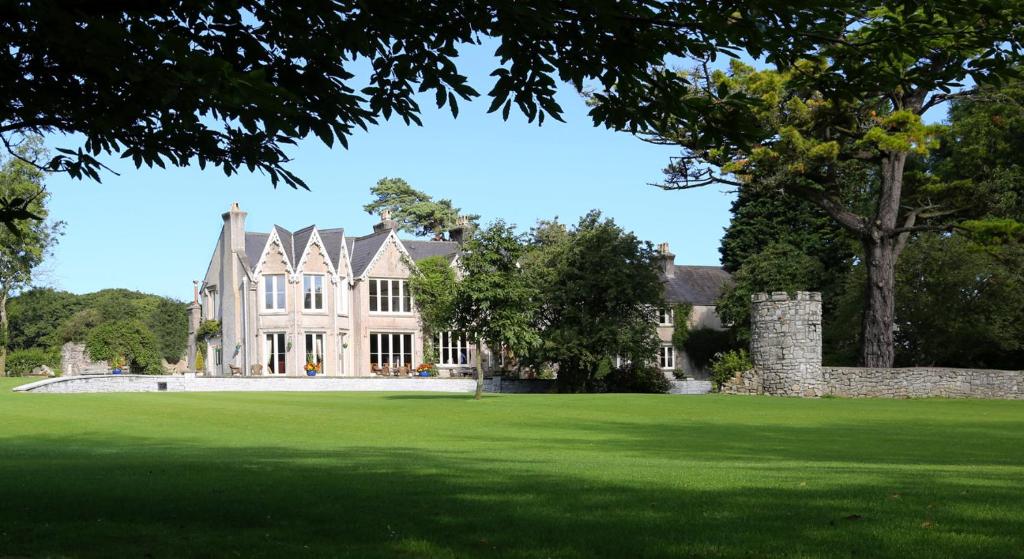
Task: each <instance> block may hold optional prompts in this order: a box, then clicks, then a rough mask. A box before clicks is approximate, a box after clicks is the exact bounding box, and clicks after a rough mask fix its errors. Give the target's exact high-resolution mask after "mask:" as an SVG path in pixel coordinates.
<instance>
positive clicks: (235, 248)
mask: <svg viewBox="0 0 1024 559" xmlns="http://www.w3.org/2000/svg"><path fill="white" fill-rule="evenodd" d="M247 215H249V214H247V213H245V212H243V211H242V209H241V208H239V207H238V202H234V203H232V204H231V208H230V209H229V210H228V211H227V212H226V213H224V214H221V217H223V218H224V241H225V243H224V244H225V248H227V249H228V250H230V251H231V252H238V253H242V252H245V216H247Z"/></svg>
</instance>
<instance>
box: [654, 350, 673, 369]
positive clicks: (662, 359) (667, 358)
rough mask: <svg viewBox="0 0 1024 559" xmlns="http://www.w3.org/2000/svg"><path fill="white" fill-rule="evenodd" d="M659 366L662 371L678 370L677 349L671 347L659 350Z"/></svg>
mask: <svg viewBox="0 0 1024 559" xmlns="http://www.w3.org/2000/svg"><path fill="white" fill-rule="evenodd" d="M658 365H659V366H660V367H661V368H662V369H675V368H676V349H675V348H674V347H672V346H670V345H665V346H661V347H660V348H659V349H658Z"/></svg>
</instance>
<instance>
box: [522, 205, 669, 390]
mask: <svg viewBox="0 0 1024 559" xmlns="http://www.w3.org/2000/svg"><path fill="white" fill-rule="evenodd" d="M552 227H554V228H553V229H552ZM559 227H560V226H557V225H555V226H552V225H551V224H548V225H547V226H546V227H541V228H539V229H535V230H534V236H533V242H532V243H531V252H534V255H533V257H532V258H529V259H527V260H526V262H527V263H528V264H529V268H530V269H529V270H528V274H529V277H530V278H531V280H532V282H533V283H534V285H536V286H537V287H536V289H537V292H538V293H540V294H541V295H540V297H541V305H540V312H539V313H538V315H537V322H536V324H537V329H538V330H539V331H540V332H541V337H542V343H541V345H540V347H539V348H538V349H537V350H536V352H535V355H534V356H532V360H533V361H536V362H538V363H542V362H551V363H557V365H558V382H559V386H560V388H561V389H562V390H564V391H571V392H579V391H582V390H589V389H591V388H592V387H593V386H594V382H595V380H597V378H596V375H597V372H598V369H599V366H600V364H601V363H602V362H607V361H608V360H610V359H612V358H614V357H616V356H621V357H624V358H627V359H630V360H632V361H633V362H635V363H641V362H646V361H649V360H650V359H651V358H652V356H654V355H655V353H656V351H657V348H658V343H659V342H658V339H657V330H656V324H657V317H656V313H657V312H658V309H661V308H663V307H664V305H665V303H664V298H663V292H662V284H661V277H660V275H659V272H658V270H659V260H658V259H659V255H658V254H657V253H656V251H655V250H654V248H653V247H652V246H651V244H650V243H648V242H644V241H641V240H640V239H638V238H637V237H636V235H634V234H633V233H630V232H627V231H625V230H623V229H622V228H621V227H619V226H618V225H616V224H615V222H614V221H613V220H611V219H605V218H602V217H601V214H600V212H597V211H592V212H590V213H588V214H587V215H586V216H584V217H582V218H581V219H580V221H579V223H578V224H577V225H576V226H575V227H573V228H572V229H571V230H569V231H567V232H565V233H566V234H564V235H563V234H560V233H559Z"/></svg>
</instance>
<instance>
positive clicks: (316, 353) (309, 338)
mask: <svg viewBox="0 0 1024 559" xmlns="http://www.w3.org/2000/svg"><path fill="white" fill-rule="evenodd" d="M323 362H324V335H323V334H306V363H316V364H318V365H319V364H321V363H323Z"/></svg>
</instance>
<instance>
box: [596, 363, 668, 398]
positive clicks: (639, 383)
mask: <svg viewBox="0 0 1024 559" xmlns="http://www.w3.org/2000/svg"><path fill="white" fill-rule="evenodd" d="M603 380H604V389H605V391H607V392H642V393H648V394H664V393H666V392H668V391H669V389H670V388H672V383H671V382H669V380H668V379H667V378H665V374H664V373H662V372H661V370H660V369H658V368H657V367H654V366H651V365H626V366H625V367H621V368H618V369H613V370H612V371H611V372H609V373H608V374H607V375H605V377H604V379H603Z"/></svg>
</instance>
